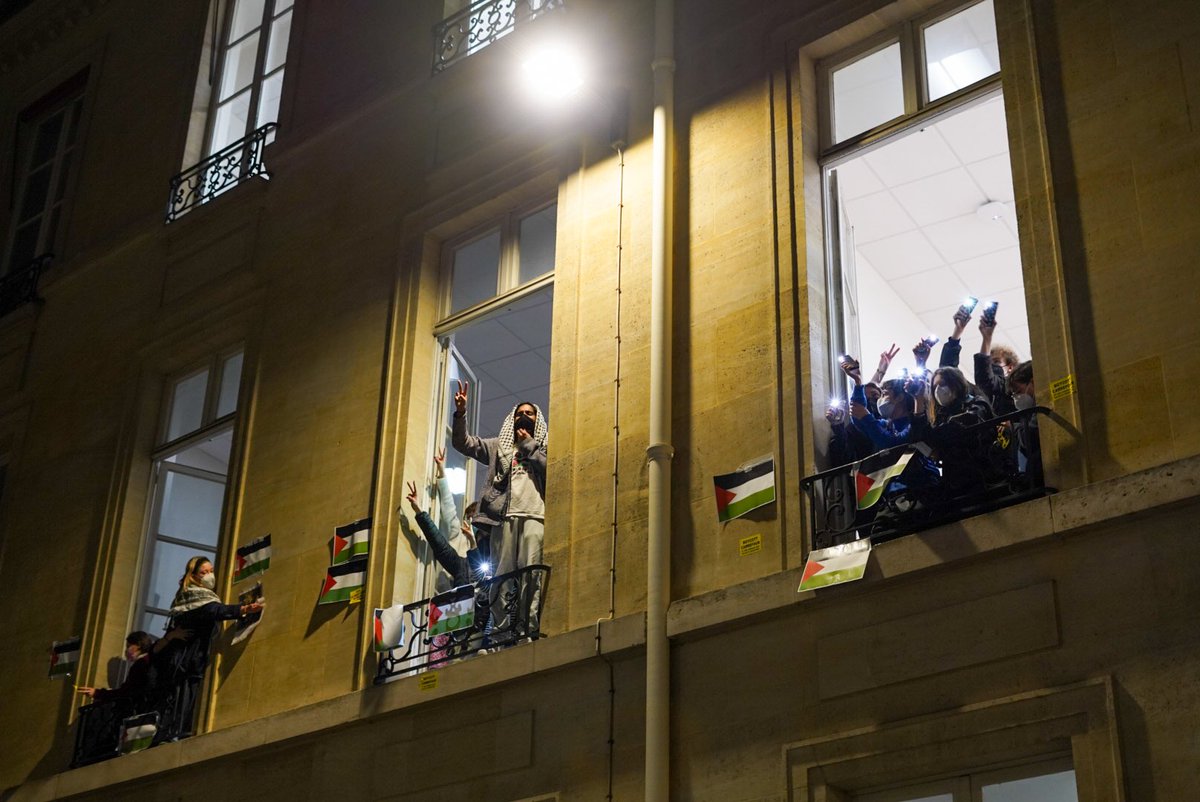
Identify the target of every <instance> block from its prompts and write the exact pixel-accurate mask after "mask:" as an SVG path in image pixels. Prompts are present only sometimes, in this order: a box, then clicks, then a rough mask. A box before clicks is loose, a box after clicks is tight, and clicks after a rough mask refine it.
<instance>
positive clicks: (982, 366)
mask: <svg viewBox="0 0 1200 802" xmlns="http://www.w3.org/2000/svg"><path fill="white" fill-rule="evenodd" d="M995 330H996V320H995V318H994V317H993V318H991V319H990V320H989V319H987V318H983V319H980V321H979V331H980V333H981V334H982V335H983V343H982V345H980V347H979V353H977V354H975V385H976V386H977V387H978V388H979V390H980V392H982V393H983V394H984V395H985V396H986V397H987V399H988V400H989V401H990V402H991V404H992V409H993V410H994V411H995V413H996V414H997V415H1006V414H1008V413H1009V412H1012V411H1013V410H1014V409H1016V407H1014V406H1013V402H1012V398H1010V397H1009V394H1008V391H1007V389H1006V387H1005V382H1006V381H1007V379H1008V376H1009V375H1010V374H1011V373H1012V371H1013V369H1014V368H1016V366H1017V364H1018V362H1019V361H1020V360H1019V359H1018V358H1017V352H1016V351H1014V350H1013V349H1011V348H1009V347H1007V346H1004V345H997V346H994V347H993V346H992V334H993V333H994V332H995Z"/></svg>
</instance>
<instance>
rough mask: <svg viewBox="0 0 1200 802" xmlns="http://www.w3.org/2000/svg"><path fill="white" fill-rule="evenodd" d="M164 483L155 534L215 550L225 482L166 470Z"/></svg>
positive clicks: (219, 527)
mask: <svg viewBox="0 0 1200 802" xmlns="http://www.w3.org/2000/svg"><path fill="white" fill-rule="evenodd" d="M163 481H164V483H165V485H164V487H163V502H162V511H161V512H160V513H159V517H158V533H159V534H160V535H167V536H168V537H174V538H179V539H180V540H192V541H195V542H197V543H204V544H206V545H209V546H214V547H215V546H216V545H217V535H218V534H219V533H220V530H221V502H222V501H223V500H224V498H225V483H224V482H223V481H214V480H212V479H201V478H200V477H198V476H189V475H187V474H185V473H178V472H176V471H173V470H169V469H167V470H164V471H163Z"/></svg>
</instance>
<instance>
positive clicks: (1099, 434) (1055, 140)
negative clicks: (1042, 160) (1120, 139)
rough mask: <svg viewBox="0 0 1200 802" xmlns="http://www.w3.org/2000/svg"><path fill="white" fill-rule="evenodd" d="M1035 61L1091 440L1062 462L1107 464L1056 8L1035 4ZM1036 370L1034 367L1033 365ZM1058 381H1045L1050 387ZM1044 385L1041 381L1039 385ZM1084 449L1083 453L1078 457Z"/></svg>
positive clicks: (1066, 452)
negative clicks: (1053, 382)
mask: <svg viewBox="0 0 1200 802" xmlns="http://www.w3.org/2000/svg"><path fill="white" fill-rule="evenodd" d="M1029 8H1030V20H1031V24H1032V26H1033V29H1034V30H1033V33H1034V41H1035V43H1036V44H1035V47H1036V53H1035V55H1036V57H1037V62H1038V70H1039V78H1040V84H1041V90H1042V98H1043V113H1044V115H1045V124H1046V140H1047V142H1046V146H1047V151H1048V154H1049V160H1050V173H1051V180H1052V182H1053V191H1054V216H1055V220H1056V222H1057V225H1058V240H1059V246H1060V251H1061V258H1062V272H1063V285H1064V287H1063V291H1064V294H1065V295H1066V301H1067V304H1068V310H1067V312H1068V314H1069V317H1068V320H1067V326H1068V329H1069V331H1070V332H1071V349H1072V350H1073V351H1074V354H1073V356H1074V364H1075V370H1076V371H1077V373H1078V375H1077V376H1076V382H1077V386H1078V392H1079V393H1080V397H1081V398H1086V399H1087V403H1086V405H1085V404H1080V415H1081V418H1082V419H1081V421H1080V427H1079V428H1080V429H1081V430H1083V431H1086V432H1087V433H1088V435H1087V440H1086V441H1082V440H1078V439H1074V440H1072V441H1070V445H1067V444H1064V446H1063V452H1062V454H1061V455H1060V460H1061V461H1062V462H1063V463H1064V464H1079V465H1083V464H1085V463H1087V462H1088V461H1089V460H1088V457H1089V456H1091V458H1092V459H1091V460H1090V461H1091V462H1092V463H1093V464H1094V465H1095V464H1099V463H1105V462H1109V461H1111V459H1112V456H1111V454H1110V452H1109V443H1108V437H1107V435H1106V434H1105V426H1104V421H1105V419H1106V417H1107V416H1106V404H1105V401H1104V392H1103V388H1102V386H1101V380H1100V354H1099V349H1098V348H1097V346H1096V325H1095V320H1094V315H1093V311H1092V304H1091V300H1090V299H1091V288H1090V286H1089V278H1088V259H1087V250H1086V244H1085V242H1084V236H1083V223H1082V219H1081V214H1080V203H1079V184H1078V180H1077V178H1076V173H1075V171H1076V163H1075V154H1074V151H1073V150H1072V147H1071V137H1070V123H1069V120H1068V116H1067V104H1066V94H1065V91H1064V87H1063V73H1062V56H1063V54H1062V52H1061V48H1060V42H1061V34H1060V29H1059V25H1058V22H1059V20H1058V17H1057V16H1056V14H1055V10H1054V4H1053V3H1041V2H1036V0H1035V1H1034V2H1031V3H1030V4H1029ZM1035 368H1036V365H1035ZM1055 378H1058V377H1053V376H1047V377H1045V378H1044V381H1047V382H1049V381H1050V380H1052V379H1055ZM1040 385H1041V381H1039V386H1040ZM1079 449H1084V453H1082V454H1081V453H1078V452H1079Z"/></svg>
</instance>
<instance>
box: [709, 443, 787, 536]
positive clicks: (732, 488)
mask: <svg viewBox="0 0 1200 802" xmlns="http://www.w3.org/2000/svg"><path fill="white" fill-rule="evenodd" d="M713 490H714V492H715V493H716V495H717V520H718V521H721V522H722V523H723V522H725V521H732V520H733V519H734V518H740V517H741V516H743V515H745V514H746V513H748V512H750V511H751V510H756V509H758V508H759V507H762V506H765V505H767V504H770V503H771V502H773V501H774V500H775V458H774V457H763V458H762V459H760V460H756V461H754V462H751V463H747V464H745V465H743V466H742V467H740V468H738V469H737V470H736V471H734V472H733V473H726V474H722V475H720V476H714V477H713Z"/></svg>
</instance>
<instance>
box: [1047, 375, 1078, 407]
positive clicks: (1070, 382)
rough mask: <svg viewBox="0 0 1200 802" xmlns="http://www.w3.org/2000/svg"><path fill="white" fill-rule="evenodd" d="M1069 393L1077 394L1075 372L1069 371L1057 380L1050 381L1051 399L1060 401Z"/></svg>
mask: <svg viewBox="0 0 1200 802" xmlns="http://www.w3.org/2000/svg"><path fill="white" fill-rule="evenodd" d="M1069 395H1075V374H1073V373H1068V374H1067V375H1066V376H1064V377H1063V378H1061V379H1058V380H1057V381H1052V382H1050V400H1051V401H1059V400H1061V399H1063V398H1066V397H1067V396H1069Z"/></svg>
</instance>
